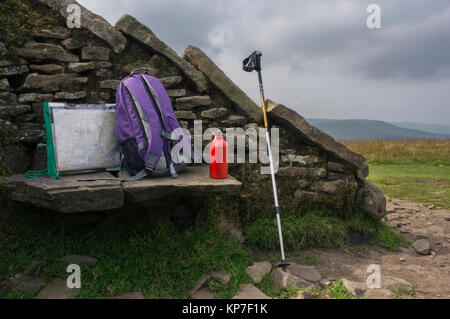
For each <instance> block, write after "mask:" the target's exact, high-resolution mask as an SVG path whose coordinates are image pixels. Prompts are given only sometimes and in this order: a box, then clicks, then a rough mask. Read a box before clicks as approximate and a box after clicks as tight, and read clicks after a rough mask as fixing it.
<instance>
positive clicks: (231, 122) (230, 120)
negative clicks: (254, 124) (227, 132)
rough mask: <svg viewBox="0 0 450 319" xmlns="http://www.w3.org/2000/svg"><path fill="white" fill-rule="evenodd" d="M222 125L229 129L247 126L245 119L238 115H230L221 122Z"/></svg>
mask: <svg viewBox="0 0 450 319" xmlns="http://www.w3.org/2000/svg"><path fill="white" fill-rule="evenodd" d="M222 124H223V125H225V126H229V127H242V126H244V125H245V124H247V119H246V118H245V117H243V116H240V115H230V116H229V117H227V118H226V119H225V120H223V121H222Z"/></svg>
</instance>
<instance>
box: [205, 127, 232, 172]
mask: <svg viewBox="0 0 450 319" xmlns="http://www.w3.org/2000/svg"><path fill="white" fill-rule="evenodd" d="M213 138H214V139H213ZM209 160H210V161H209V177H211V178H227V177H228V145H227V142H226V141H225V139H224V137H223V135H222V133H213V134H212V135H211V145H210V147H209Z"/></svg>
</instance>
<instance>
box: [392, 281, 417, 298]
mask: <svg viewBox="0 0 450 319" xmlns="http://www.w3.org/2000/svg"><path fill="white" fill-rule="evenodd" d="M391 291H392V295H393V296H394V298H396V299H412V298H415V297H416V293H415V291H414V290H413V289H412V288H411V287H409V286H407V285H403V284H399V285H397V286H395V287H392V288H391Z"/></svg>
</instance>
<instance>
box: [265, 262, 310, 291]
mask: <svg viewBox="0 0 450 319" xmlns="http://www.w3.org/2000/svg"><path fill="white" fill-rule="evenodd" d="M270 278H271V280H272V283H273V285H274V286H275V287H277V288H286V287H288V286H296V287H299V288H306V287H311V286H314V285H313V284H312V283H311V282H308V281H306V280H304V279H302V278H300V277H297V276H295V275H293V274H291V273H290V272H288V271H283V270H282V269H281V268H279V267H277V268H275V269H274V270H273V271H272V272H271V274H270Z"/></svg>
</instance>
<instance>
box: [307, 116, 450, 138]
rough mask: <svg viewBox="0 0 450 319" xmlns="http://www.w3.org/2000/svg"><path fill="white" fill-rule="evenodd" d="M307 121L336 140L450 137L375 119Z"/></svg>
mask: <svg viewBox="0 0 450 319" xmlns="http://www.w3.org/2000/svg"><path fill="white" fill-rule="evenodd" d="M307 121H308V122H309V123H310V124H312V125H314V126H315V127H317V128H319V129H321V130H322V131H325V132H326V133H328V134H330V135H331V136H333V137H334V138H335V139H337V140H375V139H441V138H450V134H446V135H444V134H435V133H430V132H425V131H421V130H417V129H409V128H403V127H399V126H396V125H393V124H390V123H387V122H383V121H375V120H329V119H307Z"/></svg>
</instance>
